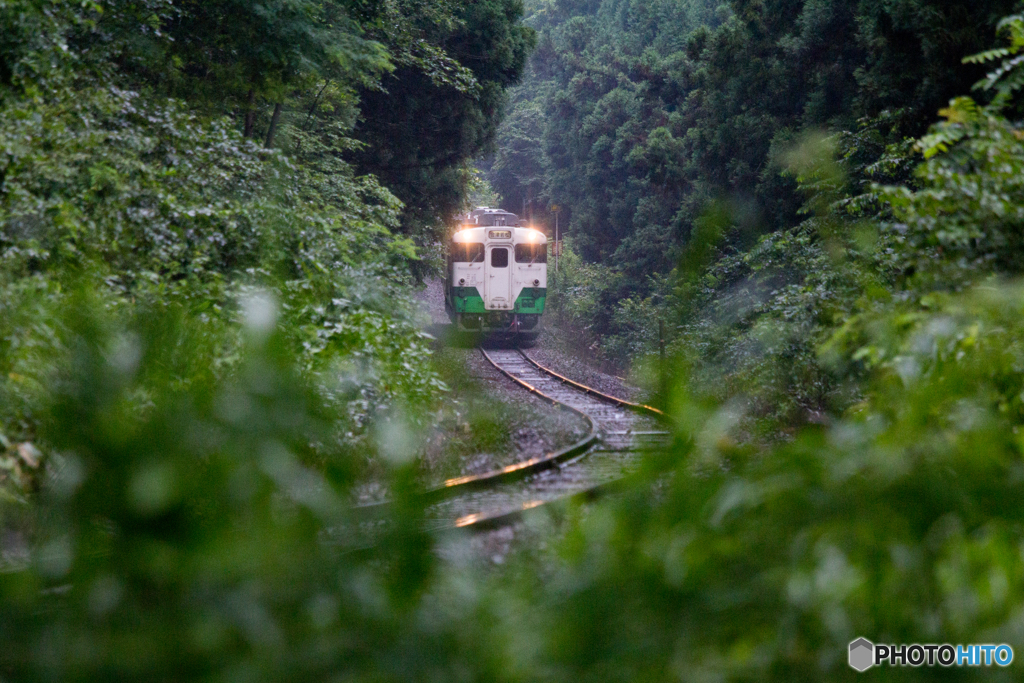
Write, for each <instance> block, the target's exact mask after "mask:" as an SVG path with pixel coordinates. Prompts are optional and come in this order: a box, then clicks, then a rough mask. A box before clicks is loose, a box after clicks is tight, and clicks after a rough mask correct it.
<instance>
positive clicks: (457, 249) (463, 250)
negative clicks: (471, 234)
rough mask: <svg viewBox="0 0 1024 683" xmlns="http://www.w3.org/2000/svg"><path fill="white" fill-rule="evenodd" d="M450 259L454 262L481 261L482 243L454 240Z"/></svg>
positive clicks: (482, 257) (482, 255) (482, 254)
mask: <svg viewBox="0 0 1024 683" xmlns="http://www.w3.org/2000/svg"><path fill="white" fill-rule="evenodd" d="M452 261H454V262H456V263H483V262H484V245H482V244H473V243H466V242H455V243H454V244H452Z"/></svg>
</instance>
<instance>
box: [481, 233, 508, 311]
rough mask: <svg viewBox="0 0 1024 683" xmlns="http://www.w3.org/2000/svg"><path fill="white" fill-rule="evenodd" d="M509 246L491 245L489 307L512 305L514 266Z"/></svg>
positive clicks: (488, 285)
mask: <svg viewBox="0 0 1024 683" xmlns="http://www.w3.org/2000/svg"><path fill="white" fill-rule="evenodd" d="M510 256H511V254H510V249H509V248H508V247H491V249H490V253H489V254H488V259H487V265H488V266H489V268H488V269H487V270H488V273H487V300H488V306H487V307H488V308H506V309H507V308H511V307H512V267H511V265H512V264H511V263H510V262H511V260H512V259H511V258H510Z"/></svg>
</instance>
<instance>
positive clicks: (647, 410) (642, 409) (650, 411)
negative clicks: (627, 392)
mask: <svg viewBox="0 0 1024 683" xmlns="http://www.w3.org/2000/svg"><path fill="white" fill-rule="evenodd" d="M517 350H518V351H519V355H521V356H522V357H523V358H525V359H526V361H527V362H528V363H529V364H530V365H532V366H533V367H535V368H537V369H538V370H540V371H541V372H543V373H545V374H548V375H550V376H551V377H554V378H555V379H557V380H558V381H559V382H561V383H563V384H568V385H569V386H571V387H573V388H575V389H579V390H580V391H582V392H584V393H586V394H589V395H590V396H594V397H596V398H599V399H601V400H602V401H605V402H607V403H611V404H612V405H616V406H619V407H620V408H627V409H629V410H632V411H633V412H635V413H640V414H646V415H652V416H654V417H656V418H657V419H659V420H662V421H666V422H667V421H668V419H669V418H668V415H666V414H665V413H664V412H662V411H660V410H658V409H657V408H654V407H652V406H649V405H644V404H642V403H633V402H631V401H627V400H625V399H621V398H618V397H616V396H610V395H609V394H605V393H603V392H600V391H598V390H597V389H593V388H591V387H588V386H587V385H586V384H580V383H579V382H577V381H575V380H571V379H569V378H568V377H565V376H564V375H560V374H558V373H557V372H555V371H554V370H552V369H550V368H546V367H544V366H543V365H541V364H540V363H538V362H537V361H535V360H534V359H533V358H530V356H529V355H528V354H527V353H526V352H525V351H523V350H522V349H517Z"/></svg>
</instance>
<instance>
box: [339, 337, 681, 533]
mask: <svg viewBox="0 0 1024 683" xmlns="http://www.w3.org/2000/svg"><path fill="white" fill-rule="evenodd" d="M480 352H481V354H482V355H483V357H484V359H485V360H486V361H487V362H488V363H490V364H491V365H492V366H493V367H494V368H495V369H496V370H498V372H500V373H501V374H502V375H504V376H505V377H507V378H508V379H510V380H512V381H513V382H515V383H516V384H517V385H519V386H520V387H522V388H523V389H526V390H527V391H529V392H530V393H531V394H533V395H534V396H537V397H538V398H540V399H542V400H543V401H545V402H547V403H549V404H551V405H552V406H554V407H556V408H559V409H562V410H568V411H570V412H573V413H575V414H577V415H579V416H580V417H582V418H583V419H584V420H586V421H587V423H588V424H589V425H590V433H589V434H587V436H586V437H584V438H583V439H582V440H580V441H578V442H576V443H574V444H572V445H571V446H568V447H566V448H563V449H561V450H558V451H555V452H554V453H550V454H547V455H544V456H542V457H537V458H531V459H529V460H525V461H522V462H518V463H514V464H512V465H509V466H507V467H503V468H501V469H498V470H494V471H491V472H487V473H484V474H477V475H468V476H465V477H456V478H453V479H449V480H447V481H446V482H445V483H444V485H442V486H440V487H437V488H434V489H430V490H427V491H425V492H424V493H423V494H422V496H423V498H424V499H425V500H426V501H427V503H428V504H429V503H436V502H439V501H442V500H445V499H448V498H452V497H455V496H458V495H459V494H460V493H462V492H464V491H469V490H475V489H482V488H488V487H492V486H496V485H498V484H504V483H509V482H514V481H518V480H521V479H525V478H527V477H529V476H531V475H533V474H537V473H540V472H543V471H545V470H549V469H552V468H555V467H560V466H563V465H564V464H565V463H567V461H570V460H572V459H573V458H574V457H576V456H580V458H582V457H585V455H584V454H586V453H587V452H588V451H589V450H591V449H592V448H593V447H594V445H595V444H596V443H597V442H598V441H600V440H601V435H600V428H599V427H598V424H597V422H596V421H595V420H594V418H593V417H592V416H590V415H588V414H587V413H585V412H583V411H582V410H580V409H578V408H574V407H572V406H569V405H567V404H565V403H563V402H562V401H559V400H558V399H555V398H553V397H551V396H549V395H547V394H545V393H544V392H543V391H541V390H539V389H538V388H537V387H535V386H533V385H531V384H530V383H529V382H527V381H525V380H523V379H520V378H519V377H516V376H515V375H513V374H512V373H511V372H509V371H508V370H506V369H505V368H503V367H502V366H501V364H500V363H499V362H497V361H495V360H494V358H492V357H491V355H490V354H488V353H487V350H486V349H484V348H483V347H482V346H481V347H480ZM517 352H518V353H519V355H520V356H522V357H523V358H524V359H525V360H526V361H527V362H528V363H529V364H530V365H532V366H533V367H535V368H536V369H537V370H539V371H541V372H542V373H544V374H546V375H548V376H550V377H553V378H554V379H556V380H558V381H559V382H561V383H563V384H565V385H568V386H570V387H572V388H573V389H576V390H577V391H580V392H583V393H585V394H587V395H589V396H591V397H593V398H596V399H597V400H599V401H602V402H604V403H609V404H611V405H614V406H616V407H619V408H624V409H627V410H630V411H632V412H635V413H638V414H643V415H648V416H652V417H654V418H656V419H659V420H661V421H663V422H669V418H668V417H667V416H666V415H665V413H663V412H662V411H660V410H658V409H657V408H653V407H651V406H647V405H643V404H639V403H633V402H630V401H626V400H624V399H621V398H618V397H616V396H611V395H609V394H605V393H603V392H601V391H598V390H597V389H594V388H592V387H588V386H586V385H585V384H581V383H579V382H576V381H574V380H572V379H569V378H568V377H565V376H563V375H561V374H559V373H557V372H555V371H554V370H551V369H550V368H547V367H544V366H543V365H541V364H540V363H538V362H537V361H535V360H534V359H532V358H530V357H529V356H528V355H527V354H526V353H524V352H523V351H522V350H521V349H517ZM619 483H620V481H611V482H604V483H602V484H597V485H595V486H591V487H588V488H585V489H582V490H580V491H576V492H574V493H571V494H569V495H566V496H563V497H561V498H557V499H554V500H547V501H541V500H537V501H533V502H527V503H525V504H523V505H522V507H521V508H513V509H509V510H494V511H482V512H479V513H474V514H469V515H465V516H463V517H461V518H459V519H457V520H456V521H455V523H454V526H453V527H452V528H453V529H475V530H481V531H483V530H489V529H495V528H499V527H502V526H506V525H508V524H511V523H513V522H515V521H517V520H518V519H519V518H521V517H522V516H523V515H524V514H525V513H526V512H528V511H530V510H533V509H536V508H539V507H542V506H548V505H551V504H554V503H565V502H567V501H587V500H593V499H595V498H597V497H598V496H599V495H601V494H602V493H605V492H606V491H609V490H612V489H614V488H615V487H616V486H617V485H618V484H619ZM391 505H392V503H391V502H390V501H386V502H383V503H375V504H371V505H361V506H357V507H355V508H353V511H354V512H356V513H357V514H359V515H360V516H363V515H367V516H377V515H380V514H381V513H382V512H384V511H386V510H387V509H389V508H390V507H391Z"/></svg>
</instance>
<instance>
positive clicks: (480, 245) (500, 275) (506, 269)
mask: <svg viewBox="0 0 1024 683" xmlns="http://www.w3.org/2000/svg"><path fill="white" fill-rule="evenodd" d="M547 262H548V238H547V236H546V235H545V234H544V233H542V232H540V231H538V230H533V229H532V228H528V227H525V226H522V225H521V224H520V220H519V217H518V216H516V215H515V214H512V213H508V212H507V211H502V210H500V209H488V208H481V209H476V210H475V211H473V212H471V213H470V214H469V215H467V216H463V220H462V223H461V225H460V228H459V230H458V231H457V232H456V233H455V234H454V235H452V239H451V241H450V242H449V244H448V268H447V272H446V281H445V308H446V309H447V311H448V315H449V317H450V318H451V320H452V322H453V323H455V325H456V326H458V328H459V329H460V330H463V331H469V332H481V333H490V334H499V335H513V336H516V337H518V338H520V339H523V340H525V341H532V340H534V339H536V338H537V335H539V334H540V318H541V315H543V313H544V304H545V301H546V299H547V293H548V266H547Z"/></svg>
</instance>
